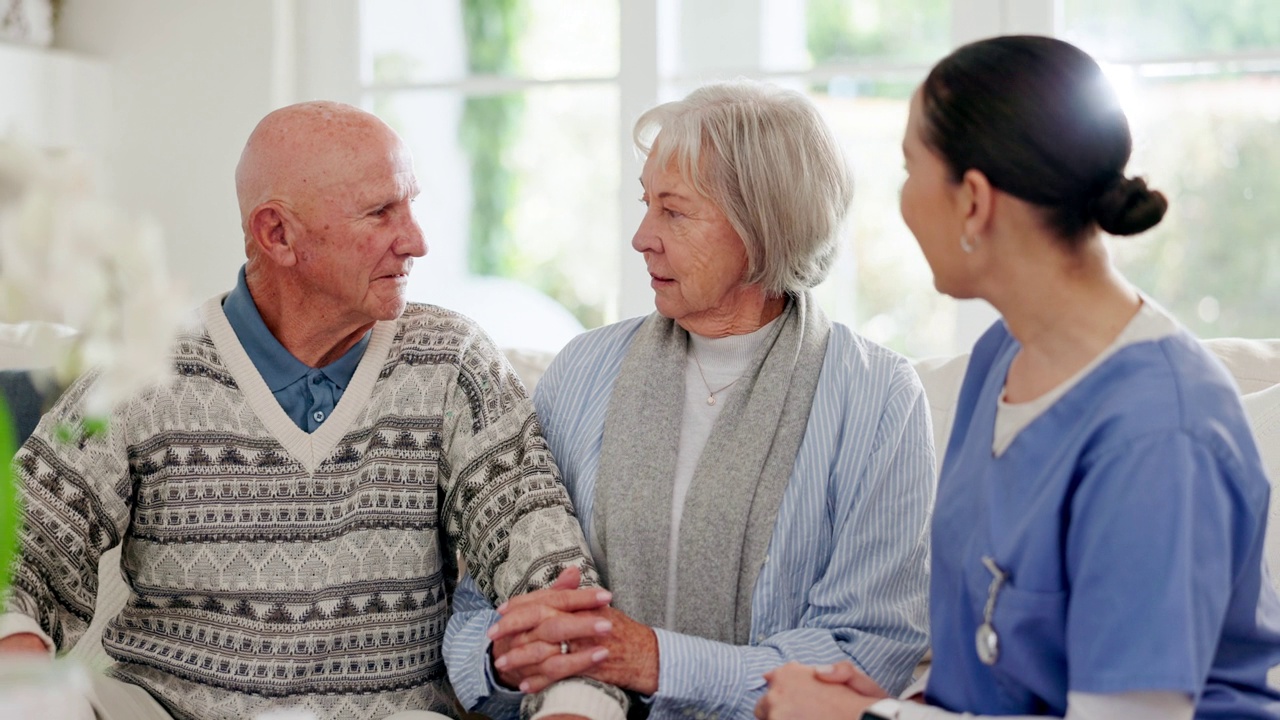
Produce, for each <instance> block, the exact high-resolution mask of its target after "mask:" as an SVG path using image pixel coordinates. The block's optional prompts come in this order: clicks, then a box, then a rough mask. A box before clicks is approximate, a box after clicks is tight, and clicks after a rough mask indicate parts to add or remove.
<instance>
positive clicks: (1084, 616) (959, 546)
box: [926, 322, 1280, 720]
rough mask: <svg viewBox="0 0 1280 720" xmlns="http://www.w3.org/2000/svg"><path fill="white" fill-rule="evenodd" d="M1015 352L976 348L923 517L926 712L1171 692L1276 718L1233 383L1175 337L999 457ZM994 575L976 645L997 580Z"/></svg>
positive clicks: (1270, 598) (1206, 711)
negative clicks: (980, 643) (987, 629)
mask: <svg viewBox="0 0 1280 720" xmlns="http://www.w3.org/2000/svg"><path fill="white" fill-rule="evenodd" d="M1017 350H1018V343H1017V341H1016V340H1014V339H1013V337H1012V336H1011V335H1010V334H1009V333H1008V331H1007V329H1006V328H1005V326H1004V324H1003V322H997V323H996V325H995V326H994V327H992V328H991V329H990V330H988V331H987V333H986V334H985V335H984V336H983V338H982V339H981V340H980V341H979V342H978V345H977V346H976V347H975V349H974V354H973V357H972V359H971V361H970V364H969V368H968V371H967V373H966V376H965V380H964V383H963V386H962V388H961V394H960V401H959V405H958V407H957V412H956V420H955V425H954V430H953V432H952V435H951V439H950V443H949V444H948V448H947V454H946V460H945V462H944V464H943V469H942V475H941V477H940V479H939V481H938V497H937V505H936V509H935V514H934V521H933V530H932V541H933V550H932V552H933V560H932V567H933V572H932V576H931V579H930V583H931V587H930V616H931V618H930V619H931V630H932V633H933V637H932V644H933V669H932V671H931V674H930V679H929V685H928V689H927V690H926V698H927V699H928V700H929V702H930V703H931V704H935V705H938V706H941V707H944V708H946V709H948V710H951V711H954V712H970V713H977V714H989V715H1008V714H1022V715H1037V714H1053V715H1057V716H1062V715H1064V714H1065V713H1066V707H1067V692H1068V691H1074V692H1085V693H1122V692H1130V691H1179V692H1183V693H1186V694H1187V695H1188V696H1189V697H1192V698H1194V699H1195V700H1196V704H1197V709H1196V717H1197V718H1224V719H1225V718H1233V719H1236V720H1239V719H1241V718H1275V717H1277V716H1280V695H1278V694H1277V693H1276V692H1275V691H1273V690H1270V689H1268V688H1267V686H1266V673H1267V670H1268V668H1270V667H1271V666H1273V665H1276V664H1278V663H1280V600H1278V599H1277V597H1276V594H1275V592H1274V591H1273V589H1272V587H1271V584H1270V582H1269V581H1268V579H1267V578H1266V576H1265V570H1264V564H1263V557H1262V548H1263V535H1264V532H1265V525H1266V513H1267V508H1268V498H1269V495H1270V487H1269V485H1268V483H1267V479H1266V475H1265V473H1264V471H1263V468H1262V463H1261V460H1260V459H1259V456H1258V451H1257V448H1256V446H1255V445H1254V440H1253V435H1252V433H1251V432H1250V430H1249V426H1248V423H1247V421H1246V418H1245V415H1244V411H1243V409H1242V408H1241V406H1240V402H1239V399H1238V397H1237V394H1236V390H1235V387H1234V385H1233V384H1232V382H1231V379H1230V377H1229V376H1228V375H1227V374H1226V371H1225V370H1224V369H1223V368H1222V366H1221V365H1220V364H1219V363H1218V362H1217V361H1216V360H1215V359H1214V358H1212V357H1211V356H1210V355H1209V354H1208V353H1207V352H1206V351H1205V350H1203V349H1202V348H1201V347H1200V345H1199V343H1198V342H1197V341H1196V340H1195V339H1194V338H1193V337H1191V336H1190V334H1188V333H1186V332H1185V331H1183V332H1181V333H1178V334H1175V335H1171V336H1169V337H1165V338H1162V339H1160V340H1156V341H1150V342H1141V343H1136V344H1134V345H1130V346H1128V347H1125V348H1122V349H1121V350H1120V351H1118V352H1117V353H1116V354H1115V355H1114V356H1112V357H1111V358H1109V359H1107V360H1106V361H1104V362H1103V363H1102V364H1101V365H1099V366H1098V367H1097V368H1096V369H1094V370H1093V371H1092V372H1091V373H1090V374H1088V375H1087V376H1086V377H1085V378H1084V379H1083V380H1081V382H1080V383H1079V384H1078V385H1076V386H1075V387H1073V388H1071V389H1070V390H1068V391H1067V393H1066V394H1065V395H1064V396H1063V397H1062V398H1060V399H1059V400H1058V401H1057V402H1056V403H1054V404H1053V405H1052V406H1051V407H1050V408H1049V409H1048V410H1047V411H1046V412H1045V413H1044V414H1043V415H1041V416H1040V417H1038V418H1036V419H1035V420H1034V421H1033V422H1032V423H1031V424H1030V425H1028V426H1027V427H1026V428H1025V429H1023V430H1022V432H1021V433H1020V434H1019V435H1018V436H1017V437H1016V438H1015V439H1014V441H1013V443H1012V444H1011V445H1010V446H1009V448H1008V449H1007V450H1006V451H1005V452H1004V454H1003V455H1001V456H1000V457H995V456H994V455H993V453H992V439H993V438H992V435H993V432H994V428H995V416H996V409H997V404H998V401H999V398H1000V394H1001V393H1002V392H1003V387H1004V380H1005V376H1006V374H1007V372H1008V368H1009V364H1010V362H1012V360H1013V357H1014V355H1015V354H1016V353H1017ZM984 556H990V557H991V558H993V559H994V561H995V562H996V564H997V565H998V566H999V567H1000V568H1001V569H1002V570H1004V571H1005V572H1006V573H1007V574H1008V580H1007V581H1006V582H1005V584H1004V586H1003V588H1002V589H1001V590H1000V592H999V594H998V595H997V598H996V604H995V610H994V616H993V621H992V625H993V626H994V627H995V630H996V632H997V633H998V635H999V639H1000V654H999V659H998V660H997V662H996V663H995V665H993V666H986V665H983V664H982V663H981V662H980V661H979V658H978V654H977V650H976V648H975V642H974V635H975V632H976V631H977V628H978V626H979V624H980V623H981V622H982V618H983V610H984V607H985V605H986V603H987V597H988V589H989V586H990V585H991V580H992V573H991V572H990V571H989V570H988V569H987V568H986V567H985V566H984V565H983V562H982V558H983V557H984Z"/></svg>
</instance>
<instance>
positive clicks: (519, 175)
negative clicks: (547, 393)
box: [369, 84, 621, 349]
mask: <svg viewBox="0 0 1280 720" xmlns="http://www.w3.org/2000/svg"><path fill="white" fill-rule="evenodd" d="M369 105H370V106H371V109H372V110H373V111H374V112H376V113H377V114H379V115H380V116H381V117H383V118H384V119H386V120H387V121H388V122H389V123H391V125H392V126H394V127H395V128H396V129H397V130H398V131H399V132H400V133H401V135H402V136H403V137H404V138H405V140H406V142H408V143H409V145H410V147H411V149H412V150H413V153H414V159H415V164H416V168H417V174H418V180H419V184H420V185H421V187H422V194H421V195H420V196H419V198H418V201H417V203H416V204H415V212H417V213H418V216H419V221H420V222H421V223H422V227H423V230H424V231H425V233H426V236H427V242H428V245H429V246H430V253H429V254H428V255H427V257H425V258H423V259H422V260H420V261H419V266H418V267H417V268H415V270H414V271H413V276H412V279H411V281H410V295H411V297H412V298H413V299H414V300H421V301H427V302H436V303H439V304H442V305H445V306H447V307H450V308H454V309H457V310H459V311H461V312H464V313H466V314H469V315H471V316H473V317H475V319H477V320H478V321H480V323H481V324H482V325H483V326H484V327H485V329H486V330H488V331H489V332H490V334H492V335H494V337H495V339H496V340H497V341H498V342H499V344H503V345H507V346H515V347H530V348H548V349H558V348H559V346H560V345H561V344H563V342H564V341H567V340H568V338H569V337H571V336H572V334H573V332H571V330H577V331H580V329H581V327H583V326H585V327H593V326H596V325H600V324H601V323H602V322H603V321H604V320H605V318H607V317H610V316H611V315H612V304H613V303H614V302H615V301H616V300H615V291H614V287H615V284H616V278H617V256H618V248H619V247H620V246H621V241H620V240H618V239H617V226H618V207H617V205H618V203H617V193H618V169H617V165H618V164H617V162H616V158H617V157H618V145H617V143H618V139H617V123H618V119H617V107H618V98H617V90H616V88H615V87H614V86H612V85H608V84H602V85H600V86H591V85H573V86H547V87H542V88H537V89H534V90H530V91H528V92H524V93H517V94H509V95H499V96H493V97H482V98H474V97H473V98H468V97H465V96H463V95H462V94H461V93H458V92H455V91H445V90H440V91H406V92H397V93H388V94H379V95H375V96H373V97H371V98H370V100H369ZM479 276H500V277H502V278H507V279H508V280H505V281H504V280H497V279H492V278H491V279H482V278H480V277H479ZM511 280H514V281H517V282H519V283H522V284H524V285H527V286H530V287H533V288H536V289H537V290H539V291H541V293H543V294H545V295H546V296H549V297H551V298H553V299H555V300H556V301H557V302H559V303H560V304H561V305H563V306H564V308H568V311H567V312H566V311H564V310H562V309H561V310H557V309H555V308H552V307H549V306H547V305H546V304H545V303H542V302H541V300H542V298H537V297H531V296H530V295H529V293H527V292H523V291H521V290H520V289H518V288H514V287H513V286H512V283H511V282H510V281H511ZM512 293H514V294H512ZM558 316H563V317H558ZM561 320H566V321H567V322H561ZM570 325H572V326H573V327H570ZM535 326H540V327H535ZM535 332H536V333H541V335H533V336H531V335H529V333H535Z"/></svg>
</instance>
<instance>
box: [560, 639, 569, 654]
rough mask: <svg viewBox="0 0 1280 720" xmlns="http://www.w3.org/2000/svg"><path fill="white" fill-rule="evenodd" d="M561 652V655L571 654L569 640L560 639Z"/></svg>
mask: <svg viewBox="0 0 1280 720" xmlns="http://www.w3.org/2000/svg"><path fill="white" fill-rule="evenodd" d="M560 654H561V655H568V654H569V642H568V641H567V640H561V641H560Z"/></svg>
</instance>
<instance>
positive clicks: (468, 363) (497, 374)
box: [0, 102, 621, 718]
mask: <svg viewBox="0 0 1280 720" xmlns="http://www.w3.org/2000/svg"><path fill="white" fill-rule="evenodd" d="M236 190H237V194H238V196H239V201H240V212H241V221H242V225H243V228H244V236H245V250H246V254H247V256H248V262H247V263H246V265H245V266H244V269H243V270H242V271H241V273H240V276H239V279H238V282H237V284H236V286H235V288H234V289H233V290H232V291H231V292H230V293H228V294H225V295H222V296H219V297H215V298H213V299H211V300H209V301H208V302H206V303H205V304H204V305H203V306H202V307H201V308H200V311H199V320H200V321H199V324H198V325H197V326H196V327H194V328H193V329H191V330H189V331H187V332H186V333H185V334H183V335H182V336H181V337H180V338H179V339H178V340H177V342H176V344H175V346H174V351H173V352H174V356H173V362H174V366H175V368H176V369H177V376H176V377H175V378H174V379H173V380H172V381H170V382H167V383H164V384H158V385H156V386H155V387H153V388H151V389H149V390H148V391H146V392H144V393H142V394H140V395H139V396H137V397H134V398H132V399H131V400H130V401H129V402H127V403H125V404H124V405H122V406H121V407H119V408H118V409H117V410H116V411H115V412H114V413H113V415H112V417H111V419H110V423H109V425H108V428H107V430H106V432H105V433H104V434H102V435H98V436H93V437H82V438H80V439H79V441H78V442H70V443H67V442H61V441H59V440H57V439H55V436H56V434H57V430H58V429H59V428H60V427H65V426H66V425H67V424H72V425H74V424H76V423H77V422H78V421H79V420H80V419H81V417H82V411H81V407H80V401H81V399H82V398H83V397H84V395H85V391H86V389H87V388H88V387H89V385H90V384H91V383H92V382H93V378H92V377H86V378H83V379H81V380H80V381H79V382H78V383H77V384H76V385H74V386H73V387H72V388H71V389H70V390H69V391H68V392H67V393H66V394H65V395H64V397H63V398H62V399H61V400H60V401H59V403H58V405H57V406H56V407H55V408H54V409H53V411H51V413H50V414H49V416H48V417H46V418H45V419H44V421H43V422H42V424H41V425H40V427H39V428H38V429H37V431H36V432H35V434H34V435H33V436H32V438H31V439H30V440H29V441H28V442H27V444H26V445H25V446H24V447H23V448H22V450H21V451H20V452H19V454H18V456H17V459H16V464H17V467H18V469H19V473H20V480H21V483H22V489H21V493H22V497H23V499H24V502H25V508H26V509H25V516H26V528H25V531H24V535H23V538H22V540H23V549H22V558H21V561H20V562H19V563H18V564H17V565H16V567H15V580H14V587H13V589H12V595H11V597H10V599H9V603H8V606H7V609H8V612H7V613H6V614H5V615H4V616H3V617H0V637H2V638H3V639H0V651H3V652H20V651H24V650H26V651H36V652H40V653H45V652H48V651H49V650H53V649H59V648H67V647H69V646H70V645H71V644H73V643H75V642H76V640H77V638H78V637H79V636H80V635H81V634H83V633H84V632H85V629H86V628H87V626H88V624H89V621H90V620H91V618H92V615H93V612H94V600H95V595H96V590H97V578H96V570H97V567H98V559H99V557H100V556H101V555H102V553H103V552H104V551H105V550H107V549H108V548H110V547H111V546H113V545H115V544H116V543H123V557H122V570H123V573H124V576H125V579H126V581H127V583H128V585H129V590H130V597H129V602H128V604H127V606H126V607H125V608H124V609H123V610H122V611H121V612H120V614H119V615H118V616H117V617H115V618H114V619H113V620H112V621H111V622H110V624H109V625H108V626H107V630H106V631H105V632H104V634H103V644H104V647H105V649H106V651H107V653H108V654H109V655H111V656H112V657H113V658H114V659H115V661H116V662H115V664H114V665H113V666H112V668H111V670H110V674H111V676H112V677H113V678H115V680H103V681H101V682H100V683H99V685H100V687H98V688H97V691H98V696H99V712H100V715H101V716H102V717H113V715H112V713H113V712H115V713H117V715H116V716H127V717H131V718H134V717H141V716H142V715H141V713H146V714H148V715H150V716H155V717H168V716H175V717H183V718H187V717H192V718H249V717H254V716H257V715H260V714H262V713H264V712H269V711H272V710H278V709H285V708H296V709H300V710H303V711H307V712H310V713H311V714H313V715H314V716H316V717H318V718H378V717H384V716H387V715H391V714H398V715H397V717H402V715H399V713H402V711H408V710H425V711H436V712H443V713H447V714H453V713H455V712H456V710H455V703H454V699H453V693H452V691H451V689H450V687H449V684H448V681H447V679H446V674H445V669H444V664H443V660H442V656H441V638H442V637H443V634H444V629H445V623H446V621H447V619H448V614H449V608H450V593H451V591H452V589H453V581H454V579H455V577H456V573H457V568H456V563H455V561H454V559H455V557H457V553H459V552H460V553H461V555H462V556H463V557H464V558H465V560H466V563H467V565H468V567H469V568H470V571H471V576H472V577H473V578H475V580H476V581H477V583H478V585H479V586H480V588H481V589H482V591H483V592H484V594H485V595H487V597H488V598H489V599H490V600H492V601H494V602H502V601H503V600H505V599H506V598H508V597H510V596H512V595H515V594H518V593H523V592H527V591H529V590H533V589H537V588H540V587H545V586H547V585H549V584H551V582H552V581H553V580H554V578H555V577H556V576H557V575H558V574H559V573H560V572H561V570H564V569H565V568H572V569H574V570H573V571H572V573H571V574H576V572H582V573H583V574H584V575H585V576H586V577H587V578H588V579H589V580H590V581H592V582H594V580H595V573H594V570H593V568H592V565H591V562H590V559H589V557H588V556H587V554H586V551H585V549H584V542H583V538H582V535H581V531H580V530H579V526H578V523H577V522H576V520H575V519H574V517H573V514H572V508H571V506H570V504H569V501H568V498H567V496H566V494H565V491H564V488H563V487H562V486H561V484H560V482H559V480H558V476H557V471H556V469H555V465H554V463H553V462H552V458H551V455H550V453H549V452H548V450H547V446H546V443H545V441H544V440H543V437H542V433H541V429H540V426H539V424H538V421H537V418H536V416H535V415H534V412H533V408H532V405H531V403H530V402H529V400H528V399H527V397H526V395H525V392H524V390H523V388H522V386H521V385H520V383H519V382H518V380H517V379H516V376H515V375H514V373H513V372H512V370H511V369H510V367H509V366H508V364H507V363H506V361H505V360H504V358H503V356H502V355H501V354H500V353H499V352H498V351H497V350H496V349H495V348H494V347H493V345H492V343H491V342H490V341H489V339H488V338H487V337H486V336H485V335H484V333H483V332H481V331H480V330H479V329H478V328H477V327H476V326H475V325H474V324H473V323H472V322H471V321H469V320H468V319H467V318H465V317H462V316H460V315H457V314H455V313H452V312H449V311H447V310H443V309H441V308H437V307H431V306H426V305H410V304H407V303H406V300H405V287H406V281H407V279H408V274H409V270H410V268H411V267H412V265H413V259H414V258H415V257H421V256H422V255H424V254H425V253H426V244H425V242H424V240H423V235H422V231H421V229H420V228H419V226H418V224H417V222H416V221H415V219H414V217H413V213H412V211H411V203H412V202H413V200H414V198H415V196H416V195H417V194H418V185H417V181H416V179H415V177H414V172H413V164H412V159H411V157H410V154H409V152H408V150H407V148H406V147H405V146H404V144H403V143H402V142H401V140H400V138H399V137H398V136H397V135H396V134H395V132H393V131H392V130H391V128H389V127H388V126H387V125H385V124H384V123H383V122H381V121H380V120H378V119H377V118H375V117H373V116H372V115H369V114H367V113H365V112H362V111H360V110H358V109H356V108H352V107H349V106H345V105H339V104H335V103H321V102H315V103H304V104H301V105H295V106H291V107H287V108H284V109H281V110H278V111H276V112H273V113H271V114H270V115H268V116H267V117H266V118H265V119H264V120H263V121H262V122H261V123H260V124H259V125H258V127H257V128H256V129H255V130H254V132H253V134H252V135H251V137H250V138H249V141H248V144H247V145H246V147H245V150H244V154H243V156H242V157H241V160H240V164H239V167H238V168H237V170H236ZM599 592H600V593H601V594H602V595H603V594H604V593H603V591H599ZM121 681H122V682H121ZM599 695H600V694H599V693H597V694H596V696H597V697H598V696H599ZM606 705H607V703H606ZM113 706H114V707H115V708H116V709H115V710H113ZM120 708H127V709H124V710H120ZM549 710H550V708H548V709H546V710H544V713H545V712H547V711H549ZM576 711H577V712H579V713H581V714H583V715H592V716H606V715H607V714H608V712H607V711H611V712H612V713H615V714H620V712H621V711H620V709H619V708H618V707H617V706H616V705H615V706H613V707H609V708H606V709H604V710H596V709H592V708H584V707H579V708H577V710H576ZM424 714H425V713H424Z"/></svg>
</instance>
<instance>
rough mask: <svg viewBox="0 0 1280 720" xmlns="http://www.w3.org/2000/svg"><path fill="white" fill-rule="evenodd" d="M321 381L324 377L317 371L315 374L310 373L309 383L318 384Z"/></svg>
mask: <svg viewBox="0 0 1280 720" xmlns="http://www.w3.org/2000/svg"><path fill="white" fill-rule="evenodd" d="M323 381H324V378H323V377H321V376H320V375H319V374H318V373H317V374H315V375H312V376H311V384H312V385H319V384H320V383H321V382H323Z"/></svg>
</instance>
